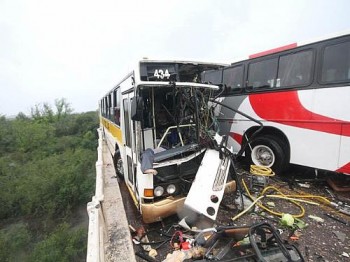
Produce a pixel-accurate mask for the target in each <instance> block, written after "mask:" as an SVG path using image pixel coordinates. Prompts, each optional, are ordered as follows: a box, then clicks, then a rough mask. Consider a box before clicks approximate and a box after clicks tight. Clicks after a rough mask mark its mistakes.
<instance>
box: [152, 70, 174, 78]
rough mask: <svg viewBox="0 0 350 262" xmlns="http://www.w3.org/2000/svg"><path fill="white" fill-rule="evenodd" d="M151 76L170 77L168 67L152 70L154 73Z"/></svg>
mask: <svg viewBox="0 0 350 262" xmlns="http://www.w3.org/2000/svg"><path fill="white" fill-rule="evenodd" d="M153 76H155V77H156V78H157V79H164V78H165V79H169V78H170V74H169V70H168V69H165V70H163V69H156V70H154V74H153Z"/></svg>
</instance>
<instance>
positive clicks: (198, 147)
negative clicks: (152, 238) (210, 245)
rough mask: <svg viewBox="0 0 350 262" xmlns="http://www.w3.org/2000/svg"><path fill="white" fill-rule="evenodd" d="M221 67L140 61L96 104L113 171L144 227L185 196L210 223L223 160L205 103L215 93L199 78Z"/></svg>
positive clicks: (177, 206)
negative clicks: (138, 213)
mask: <svg viewBox="0 0 350 262" xmlns="http://www.w3.org/2000/svg"><path fill="white" fill-rule="evenodd" d="M223 66H224V65H221V64H211V63H197V62H181V61H151V60H142V61H140V62H139V63H138V65H137V66H136V68H135V69H134V70H133V71H132V72H131V73H130V74H128V75H127V76H126V77H125V78H124V79H123V80H122V81H121V82H120V83H118V84H117V85H116V86H115V87H114V88H113V89H112V90H110V91H109V92H108V93H107V94H106V95H105V96H104V97H103V98H102V99H101V100H100V102H99V107H100V123H101V127H102V129H103V134H104V138H105V141H106V143H107V145H108V148H109V150H110V152H111V154H112V155H113V159H114V164H115V168H116V172H117V174H118V176H120V177H122V178H123V179H124V181H125V184H126V186H127V188H128V190H129V192H130V194H131V196H132V198H133V200H134V202H135V204H136V206H137V207H138V209H139V211H140V212H141V214H142V217H143V220H144V222H146V223H151V222H155V221H159V220H161V219H162V218H164V217H167V216H169V215H172V214H175V213H176V212H178V211H179V209H181V208H182V206H183V205H184V202H185V200H186V196H187V195H189V197H188V199H187V200H186V201H187V203H186V205H187V206H188V207H189V208H190V209H194V210H196V212H198V213H201V214H202V213H203V214H204V215H206V216H207V217H209V218H212V219H215V217H216V213H217V210H218V205H219V204H220V201H221V198H222V195H223V190H224V186H225V183H226V181H227V177H228V170H229V166H230V160H229V159H228V158H227V157H222V153H221V152H219V150H218V149H217V147H218V144H220V143H221V144H222V143H224V140H223V139H222V137H221V136H219V135H218V134H217V127H218V126H217V124H218V123H217V121H216V118H215V116H214V110H213V108H212V107H211V106H210V105H209V103H208V102H209V100H210V99H213V98H214V93H215V91H217V90H218V86H215V85H211V84H203V83H202V82H201V79H200V77H201V74H202V73H203V72H204V71H210V70H217V69H220V68H223ZM196 176H197V178H196V182H195V183H193V182H194V178H195V177H196ZM233 182H234V181H233ZM192 186H193V190H192V193H191V194H189V192H190V191H191V190H190V189H191V187H192Z"/></svg>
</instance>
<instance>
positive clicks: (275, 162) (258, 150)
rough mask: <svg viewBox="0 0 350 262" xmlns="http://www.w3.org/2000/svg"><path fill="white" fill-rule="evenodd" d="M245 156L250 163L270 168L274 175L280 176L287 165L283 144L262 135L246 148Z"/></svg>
mask: <svg viewBox="0 0 350 262" xmlns="http://www.w3.org/2000/svg"><path fill="white" fill-rule="evenodd" d="M245 155H246V157H247V160H248V161H249V162H250V163H252V164H254V165H259V166H266V167H270V168H271V169H272V171H274V172H275V173H276V174H281V172H283V171H284V170H286V169H287V167H288V164H289V157H288V155H289V154H288V151H287V147H286V145H285V143H284V142H283V141H282V140H281V139H280V138H278V137H275V136H271V135H262V136H260V137H257V138H255V139H253V141H252V142H251V143H250V146H249V145H248V146H247V148H246V150H245Z"/></svg>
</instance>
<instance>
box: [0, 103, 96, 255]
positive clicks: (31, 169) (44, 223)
mask: <svg viewBox="0 0 350 262" xmlns="http://www.w3.org/2000/svg"><path fill="white" fill-rule="evenodd" d="M31 112H32V113H31V116H30V117H28V116H26V115H25V114H23V113H19V114H18V115H17V117H16V118H15V119H7V118H5V117H4V116H0V185H1V194H0V261H79V260H84V259H85V252H86V237H87V228H78V229H74V230H73V229H71V228H72V226H73V225H70V221H72V217H73V214H74V213H75V212H76V210H77V208H78V207H81V206H82V205H86V203H87V202H88V201H90V199H91V197H92V195H93V191H94V185H95V161H96V157H97V156H96V147H97V137H96V136H97V135H96V128H97V127H98V115H97V112H87V113H80V114H73V113H72V109H71V108H70V105H69V104H68V103H67V102H66V101H65V100H64V99H59V100H56V101H55V108H54V109H53V108H52V107H51V106H50V105H49V104H47V103H45V104H43V105H42V106H40V105H36V106H35V107H34V108H33V109H32V110H31ZM14 221H15V222H14ZM29 225H30V226H29ZM74 226H75V228H76V225H74ZM19 251H20V252H19ZM82 258H84V259H82Z"/></svg>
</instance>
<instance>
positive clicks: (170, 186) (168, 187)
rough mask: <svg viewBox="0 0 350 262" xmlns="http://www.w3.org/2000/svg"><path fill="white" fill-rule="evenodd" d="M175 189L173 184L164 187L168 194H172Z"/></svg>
mask: <svg viewBox="0 0 350 262" xmlns="http://www.w3.org/2000/svg"><path fill="white" fill-rule="evenodd" d="M175 191H176V186H175V185H174V184H170V185H168V186H167V188H166V192H168V194H169V195H171V194H174V193H175Z"/></svg>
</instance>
